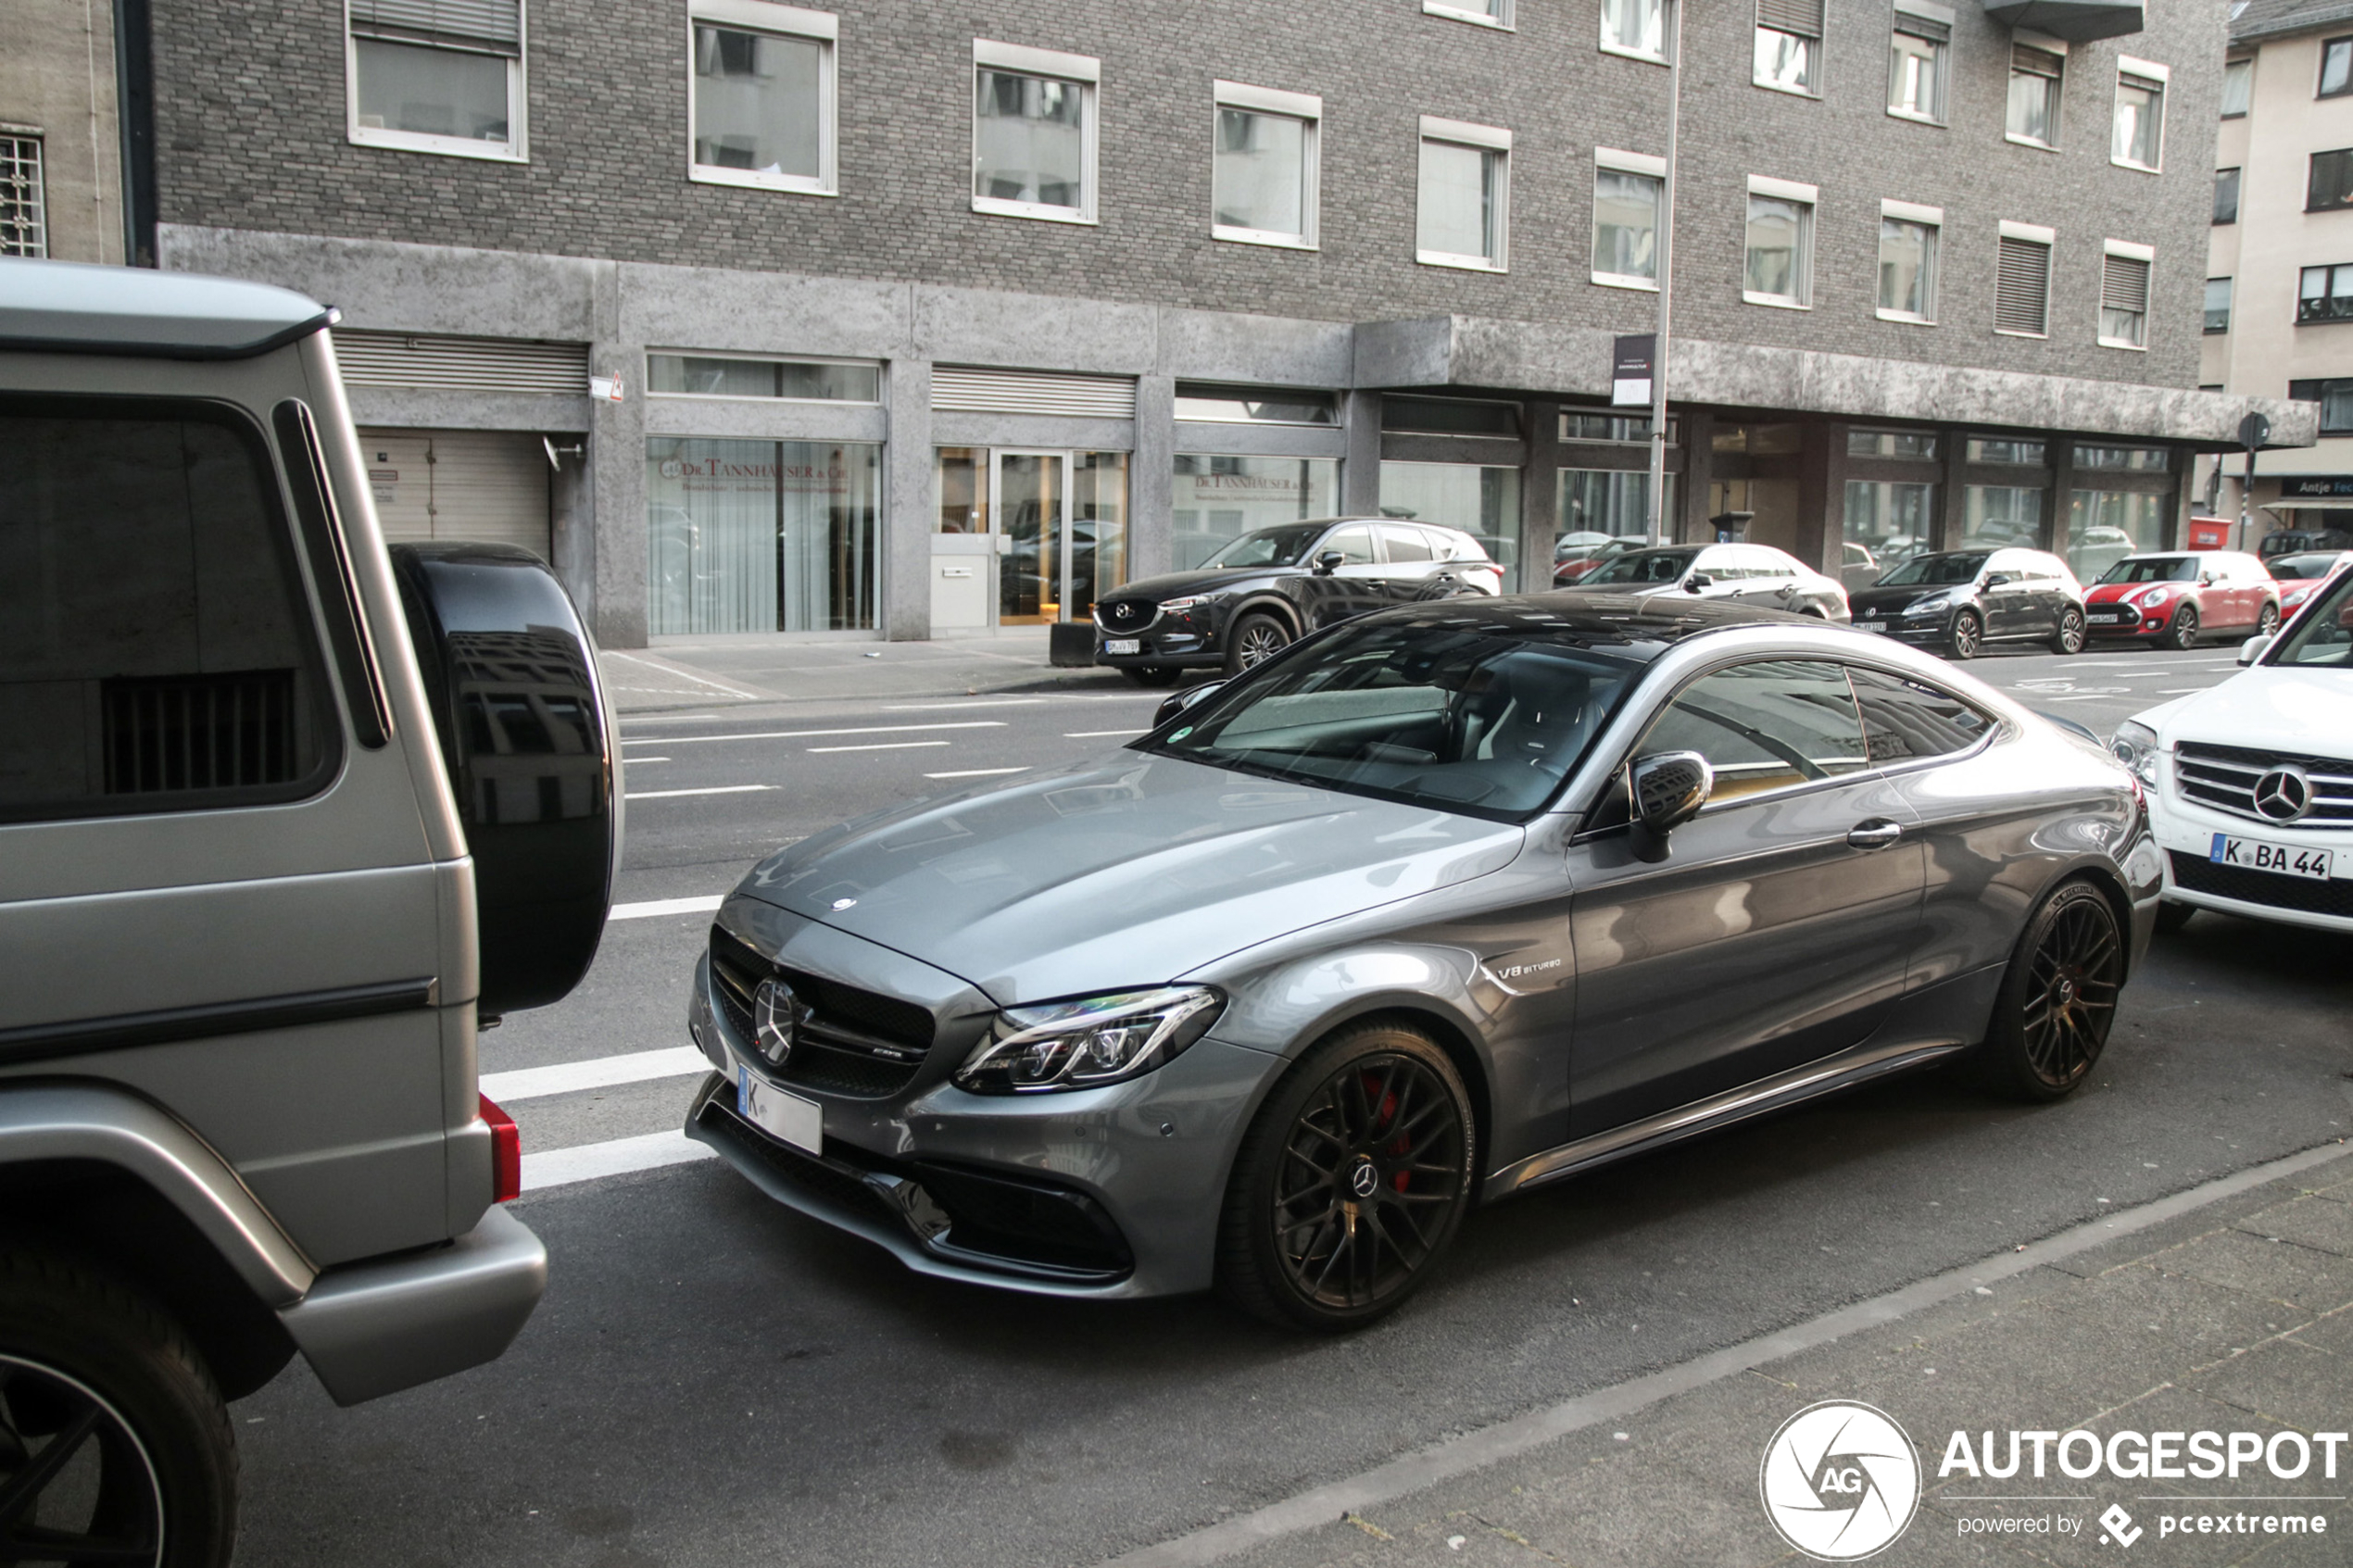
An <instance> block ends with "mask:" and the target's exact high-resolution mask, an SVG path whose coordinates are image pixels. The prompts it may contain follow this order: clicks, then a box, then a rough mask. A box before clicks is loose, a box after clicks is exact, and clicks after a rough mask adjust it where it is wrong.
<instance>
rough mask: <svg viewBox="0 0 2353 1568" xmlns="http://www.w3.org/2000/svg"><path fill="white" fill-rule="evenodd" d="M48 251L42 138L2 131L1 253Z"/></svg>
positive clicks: (46, 253) (0, 181)
mask: <svg viewBox="0 0 2353 1568" xmlns="http://www.w3.org/2000/svg"><path fill="white" fill-rule="evenodd" d="M48 254H49V221H48V216H47V213H46V210H45V208H44V206H43V195H42V185H41V138H40V137H38V136H33V135H28V134H25V133H24V132H0V256H36V257H38V256H46V255H48Z"/></svg>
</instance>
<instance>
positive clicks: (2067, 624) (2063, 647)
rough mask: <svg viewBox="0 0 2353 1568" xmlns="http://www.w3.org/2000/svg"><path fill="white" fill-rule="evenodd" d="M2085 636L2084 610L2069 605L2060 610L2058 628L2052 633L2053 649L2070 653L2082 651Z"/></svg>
mask: <svg viewBox="0 0 2353 1568" xmlns="http://www.w3.org/2000/svg"><path fill="white" fill-rule="evenodd" d="M2083 636H2084V632H2083V612H2082V610H2080V609H2078V608H2075V607H2074V606H2073V605H2069V606H2068V607H2067V608H2064V609H2062V610H2060V611H2059V618H2058V630H2057V632H2055V633H2052V635H2051V651H2052V652H2053V653H2057V654H2069V655H2073V654H2079V653H2082V651H2083Z"/></svg>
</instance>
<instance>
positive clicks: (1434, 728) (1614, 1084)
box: [687, 594, 2160, 1329]
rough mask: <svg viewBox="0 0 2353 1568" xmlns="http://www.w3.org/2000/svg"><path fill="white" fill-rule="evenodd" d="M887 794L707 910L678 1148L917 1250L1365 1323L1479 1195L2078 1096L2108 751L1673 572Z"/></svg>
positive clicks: (2103, 999)
mask: <svg viewBox="0 0 2353 1568" xmlns="http://www.w3.org/2000/svg"><path fill="white" fill-rule="evenodd" d="M1165 707H1166V710H1167V716H1166V717H1165V718H1164V721H1162V722H1161V723H1160V724H1159V725H1158V726H1157V727H1156V728H1155V729H1154V730H1153V731H1152V732H1151V734H1148V735H1146V736H1145V737H1143V738H1142V739H1139V740H1138V741H1136V742H1134V743H1133V744H1131V745H1130V746H1127V747H1126V748H1125V749H1124V750H1122V751H1119V752H1116V753H1113V754H1111V755H1108V756H1103V757H1100V758H1098V759H1094V760H1092V761H1088V762H1085V763H1081V764H1076V765H1073V766H1071V767H1067V768H1063V769H1061V770H1057V771H1051V772H1044V773H1038V774H1032V775H1029V776H1027V777H1025V778H1024V779H1022V780H1020V781H1019V782H1013V783H1000V784H996V785H993V786H987V785H985V786H981V787H977V788H975V789H971V790H968V791H965V792H963V793H961V794H958V795H953V796H950V797H946V798H943V799H937V800H928V801H923V802H919V803H917V804H913V805H909V806H903V807H900V808H896V809H890V810H887V811H883V812H879V813H877V814H875V815H874V816H871V817H868V818H865V819H862V820H861V821H859V822H852V823H849V824H846V825H844V826H841V827H838V828H836V829H834V830H832V831H830V832H828V833H825V834H820V835H818V836H816V837H814V838H812V839H809V840H807V841H805V842H803V843H800V844H799V845H796V846H794V847H791V848H789V849H787V850H786V851H784V852H783V853H781V854H778V855H776V856H774V857H773V858H772V859H768V860H766V861H764V862H763V863H761V865H760V866H759V867H758V868H757V869H755V870H754V871H753V872H751V874H750V875H749V876H748V877H747V878H746V879H745V880H744V882H743V883H742V884H740V885H739V886H738V887H737V888H736V892H735V893H734V894H733V895H732V896H731V897H729V898H728V899H727V900H726V902H725V903H724V905H723V906H722V908H721V909H720V912H719V917H718V921H717V923H716V924H715V926H714V927H713V929H712V931H711V946H710V952H709V954H708V956H707V957H706V958H705V959H704V960H702V961H701V962H700V963H699V965H698V969H697V971H696V973H695V977H694V985H693V988H692V993H691V997H690V1006H689V1022H690V1025H691V1029H692V1033H693V1035H694V1038H695V1039H696V1040H697V1041H698V1043H699V1044H700V1045H701V1047H702V1049H703V1050H704V1051H705V1052H706V1053H707V1054H708V1055H709V1057H710V1058H711V1062H712V1064H713V1066H714V1067H715V1068H716V1069H717V1070H718V1071H717V1072H715V1073H713V1074H712V1075H711V1077H710V1078H709V1079H708V1080H707V1081H706V1083H705V1084H704V1085H703V1087H702V1088H701V1090H700V1091H699V1092H698V1095H697V1096H696V1098H695V1100H694V1102H693V1104H692V1107H691V1109H690V1110H689V1112H688V1122H687V1130H688V1132H689V1134H690V1135H692V1136H694V1137H696V1138H698V1139H701V1140H702V1141H704V1142H705V1143H708V1144H710V1145H711V1146H712V1147H714V1148H717V1149H718V1150H719V1151H720V1152H721V1153H722V1154H723V1155H724V1156H725V1157H726V1158H727V1159H728V1160H730V1161H732V1162H733V1163H734V1165H735V1166H736V1169H737V1170H739V1171H740V1172H741V1173H743V1174H745V1175H746V1176H747V1177H749V1179H750V1180H751V1181H752V1182H754V1183H756V1184H757V1185H759V1186H761V1188H762V1189H764V1190H765V1191H766V1192H768V1193H769V1194H770V1195H771V1196H773V1197H774V1198H776V1199H778V1200H779V1201H782V1202H784V1203H786V1204H788V1205H790V1206H792V1207H794V1208H796V1209H799V1210H803V1211H805V1212H807V1213H810V1214H813V1215H816V1216H818V1217H820V1218H822V1219H824V1220H826V1221H829V1222H831V1223H834V1224H836V1225H839V1226H841V1227H843V1228H845V1229H848V1230H850V1231H854V1232H856V1233H858V1234H860V1235H862V1236H866V1237H868V1238H870V1239H872V1240H874V1241H875V1242H877V1243H879V1244H880V1245H882V1246H884V1247H886V1248H889V1249H890V1250H891V1251H893V1252H894V1253H896V1254H897V1255H898V1256H899V1257H900V1259H901V1260H902V1261H905V1262H906V1263H907V1264H908V1266H910V1267H911V1268H913V1269H916V1270H919V1271H921V1272H923V1273H930V1274H937V1275H944V1276H948V1277H951V1278H956V1279H962V1280H969V1281H974V1282H977V1283H984V1284H988V1285H996V1286H1007V1287H1010V1288H1013V1289H1018V1290H1028V1291H1037V1292H1042V1293H1051V1294H1058V1295H1066V1296H1098V1297H1123V1296H1124V1297H1133V1296H1150V1295H1158V1294H1163V1293H1167V1292H1176V1291H1191V1290H1199V1289H1202V1288H1204V1287H1207V1286H1213V1285H1214V1286H1219V1287H1221V1288H1222V1289H1223V1290H1224V1291H1225V1292H1226V1293H1227V1295H1228V1296H1229V1297H1231V1298H1233V1299H1234V1300H1236V1301H1237V1302H1239V1304H1240V1305H1242V1306H1244V1307H1245V1308H1248V1309H1250V1310H1252V1311H1256V1312H1258V1313H1260V1314H1262V1315H1264V1316H1266V1317H1269V1318H1271V1319H1274V1320H1277V1321H1278V1322H1283V1323H1294V1324H1299V1325H1302V1326H1306V1327H1311V1328H1326V1329H1329V1328H1344V1327H1350V1326H1353V1325H1356V1324H1359V1323H1365V1322H1368V1321H1370V1320H1371V1319H1373V1318H1376V1317H1378V1316H1379V1315H1380V1314H1381V1313H1383V1312H1386V1311H1389V1310H1390V1309H1391V1308H1393V1307H1395V1306H1396V1305H1397V1304H1398V1303H1399V1302H1400V1301H1401V1300H1402V1299H1403V1298H1405V1297H1406V1295H1407V1294H1408V1293H1409V1292H1411V1291H1412V1290H1413V1289H1414V1288H1415V1287H1416V1286H1417V1285H1418V1284H1419V1283H1420V1282H1421V1281H1422V1280H1423V1279H1424V1278H1426V1277H1428V1274H1429V1273H1430V1272H1431V1269H1432V1266H1433V1265H1434V1264H1435V1263H1436V1262H1437V1261H1438V1260H1439V1259H1440V1258H1441V1256H1442V1255H1443V1254H1444V1253H1445V1251H1446V1249H1447V1247H1448V1244H1449V1243H1450V1242H1451V1241H1452V1240H1453V1236H1454V1235H1455V1233H1456V1230H1457V1228H1458V1227H1459V1225H1460V1224H1461V1223H1462V1221H1463V1218H1464V1216H1465V1214H1466V1212H1467V1211H1468V1210H1470V1209H1471V1208H1472V1206H1473V1205H1474V1204H1476V1203H1479V1202H1489V1201H1493V1200H1495V1199H1499V1198H1507V1197H1509V1196H1511V1195H1513V1194H1515V1193H1518V1192H1521V1191H1525V1190H1526V1189H1528V1188H1529V1187H1532V1186H1535V1185H1540V1184H1542V1183H1545V1182H1550V1181H1554V1180H1558V1179H1560V1178H1562V1177H1565V1176H1567V1175H1570V1174H1572V1173H1577V1172H1579V1171H1584V1170H1587V1169H1590V1168H1591V1167H1592V1166H1594V1165H1596V1164H1599V1163H1601V1162H1603V1161H1605V1160H1613V1159H1617V1158H1619V1157H1621V1156H1625V1155H1628V1154H1631V1153H1635V1152H1637V1151H1641V1150H1644V1149H1648V1148H1654V1147H1656V1146H1657V1145H1659V1144H1662V1143H1665V1142H1667V1141H1669V1140H1672V1139H1676V1138H1680V1137H1684V1136H1688V1135H1692V1134H1695V1133H1699V1132H1703V1131H1705V1130H1707V1129H1710V1128H1715V1127H1720V1126H1723V1125H1725V1124H1726V1123H1731V1122H1735V1121H1738V1120H1741V1119H1743V1118H1745V1117H1750V1116H1755V1115H1757V1114H1760V1113H1762V1112H1766V1111H1769V1110H1776V1109H1779V1108H1780V1107H1784V1106H1788V1105H1791V1104H1793V1103H1795V1102H1797V1101H1800V1100H1804V1099H1807V1098H1812V1097H1815V1096H1818V1095H1822V1094H1827V1093H1831V1092H1833V1091H1835V1090H1839V1089H1842V1088H1845V1087H1847V1086H1849V1085H1855V1084H1858V1083H1862V1082H1864V1081H1867V1080H1869V1079H1873V1078H1877V1077H1880V1076H1881V1075H1883V1074H1885V1073H1892V1072H1896V1071H1900V1070H1902V1069H1906V1068H1910V1067H1915V1066H1919V1065H1922V1064H1925V1063H1928V1062H1931V1061H1936V1060H1943V1059H1944V1058H1947V1057H1951V1056H1954V1055H1956V1054H1957V1053H1962V1052H1968V1051H1971V1050H1972V1049H1974V1050H1975V1051H1976V1053H1977V1057H1978V1060H1979V1061H1980V1063H1981V1065H1982V1070H1983V1072H1984V1073H1986V1074H1987V1075H1989V1076H1990V1078H1991V1079H1992V1080H1993V1081H1994V1083H1995V1084H1997V1085H2000V1086H2001V1087H2003V1088H2005V1089H2007V1091H2009V1092H2011V1093H2014V1094H2017V1095H2020V1096H2022V1097H2024V1098H2029V1099H2050V1098H2057V1097H2059V1096H2062V1095H2065V1094H2067V1093H2068V1092H2069V1091H2070V1090H2071V1089H2073V1088H2074V1087H2075V1086H2076V1085H2079V1084H2080V1083H2082V1080H2083V1077H2084V1075H2085V1074H2086V1073H2088V1072H2089V1071H2090V1070H2091V1065H2092V1063H2093V1062H2094V1061H2095V1060H2096V1059H2097V1058H2098V1056H2099V1054H2100V1050H2101V1047H2102V1046H2103V1044H2104V1042H2105V1041H2106V1039H2107V1036H2108V1022H2109V1020H2110V1018H2111V1016H2112V1010H2113V1008H2114V1006H2115V1002H2116V998H2117V993H2118V988H2119V987H2120V985H2123V983H2124V981H2125V979H2126V977H2127V975H2128V974H2129V973H2130V972H2131V970H2132V967H2133V962H2134V961H2135V960H2136V959H2137V957H2138V956H2139V954H2140V952H2141V951H2142V947H2143V945H2144V944H2145V941H2146V939H2147V936H2148V933H2149V931H2150V929H2151V925H2152V922H2153V921H2154V919H2155V913H2156V908H2157V897H2158V884H2159V876H2160V872H2159V868H2158V861H2157V858H2156V853H2155V850H2154V848H2153V847H2152V845H2151V841H2150V837H2149V829H2148V822H2147V817H2146V814H2145V810H2144V808H2143V804H2142V800H2141V797H2140V796H2139V793H2138V791H2137V789H2136V787H2135V785H2134V783H2133V779H2132V777H2131V776H2130V775H2129V774H2128V773H2127V772H2126V771H2124V770H2123V769H2122V768H2121V767H2120V766H2119V765H2118V764H2117V763H2116V762H2115V761H2114V760H2113V759H2110V758H2108V756H2107V755H2105V754H2104V753H2103V752H2101V751H2100V750H2099V748H2098V747H2097V746H2096V745H2095V744H2093V743H2092V742H2091V740H2090V739H2089V737H2088V736H2078V735H2074V734H2067V733H2063V732H2062V731H2061V730H2060V729H2058V728H2057V727H2055V726H2054V725H2052V724H2050V723H2047V722H2045V721H2043V720H2040V719H2038V718H2036V717H2035V716H2034V715H2032V714H2031V713H2029V712H2027V711H2025V710H2024V709H2020V708H2019V707H2017V706H2016V705H2015V704H2013V703H2012V702H2010V701H2009V700H2008V699H2007V698H2006V697H2004V696H2001V695H2000V694H1998V693H1996V692H1994V691H1993V690H1991V689H1989V688H1988V687H1986V686H1984V685H1982V684H1980V683H1978V682H1976V681H1974V680H1971V679H1969V677H1967V676H1965V675H1962V674H1959V673H1957V671H1953V670H1951V669H1949V668H1947V667H1946V666H1944V665H1943V664H1942V663H1940V662H1939V661H1937V660H1936V659H1932V658H1931V657H1929V656H1927V655H1924V654H1920V653H1918V652H1916V651H1914V650H1912V649H1909V648H1906V647H1902V646H1895V645H1893V644H1890V643H1888V642H1886V641H1884V640H1882V639H1877V638H1869V637H1864V636H1860V635H1857V634H1856V633H1851V632H1848V631H1845V630H1843V629H1841V628H1835V627H1831V626H1825V625H1822V624H1820V623H1819V622H1818V621H1809V620H1804V619H1800V618H1798V617H1795V616H1791V615H1787V614H1782V613H1780V612H1776V611H1768V610H1759V609H1754V608H1748V607H1745V606H1742V605H1738V604H1723V603H1717V602H1711V601H1707V600H1700V599H1686V598H1684V597H1682V596H1675V597H1674V598H1671V599H1669V598H1667V597H1665V596H1646V597H1638V596H1613V595H1596V594H1583V595H1574V596H1562V595H1544V596H1530V597H1520V598H1502V599H1457V600H1449V601H1444V602H1441V603H1437V604H1431V605H1427V606H1419V607H1412V608H1399V609H1394V610H1388V611H1383V612H1379V613H1377V614H1374V615H1371V616H1367V617H1365V618H1363V619H1361V620H1357V621H1350V622H1347V623H1345V624H1343V625H1341V626H1339V627H1335V628H1333V629H1331V630H1329V631H1327V632H1326V633H1322V634H1320V635H1318V636H1315V637H1312V638H1309V639H1307V640H1305V641H1303V642H1302V643H1300V644H1298V645H1296V646H1293V647H1292V648H1290V649H1289V650H1287V651H1286V652H1285V653H1284V654H1282V655H1280V656H1278V657H1277V658H1276V659H1271V660H1269V661H1267V662H1266V663H1265V665H1263V666H1261V667H1259V668H1257V669H1255V670H1253V671H1251V672H1250V673H1248V674H1246V675H1244V676H1241V677H1239V678H1238V679H1236V680H1234V681H1232V682H1230V683H1228V684H1224V685H1222V686H1213V687H1205V688H1202V689H1201V690H1200V691H1199V692H1195V693H1185V694H1180V695H1179V696H1174V697H1172V698H1171V699H1170V700H1169V702H1168V704H1167V705H1165Z"/></svg>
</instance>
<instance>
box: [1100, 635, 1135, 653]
mask: <svg viewBox="0 0 2353 1568" xmlns="http://www.w3.org/2000/svg"><path fill="white" fill-rule="evenodd" d="M1103 651H1104V652H1105V653H1141V652H1143V651H1144V639H1143V638H1141V637H1105V638H1104V639H1103Z"/></svg>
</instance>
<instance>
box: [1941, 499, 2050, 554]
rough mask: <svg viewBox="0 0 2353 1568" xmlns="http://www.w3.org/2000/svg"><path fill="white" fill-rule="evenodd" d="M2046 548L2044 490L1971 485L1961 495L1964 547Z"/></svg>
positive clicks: (1974, 548)
mask: <svg viewBox="0 0 2353 1568" xmlns="http://www.w3.org/2000/svg"><path fill="white" fill-rule="evenodd" d="M2005 545H2020V546H2025V547H2026V548H2028V549H2040V548H2041V547H2042V546H2043V490H2042V487H2041V486H2040V485H2031V484H1970V485H1966V486H1964V487H1963V488H1962V491H1961V547H1962V548H1963V549H1971V550H1983V549H1999V548H2000V547H2001V546H2005Z"/></svg>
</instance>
